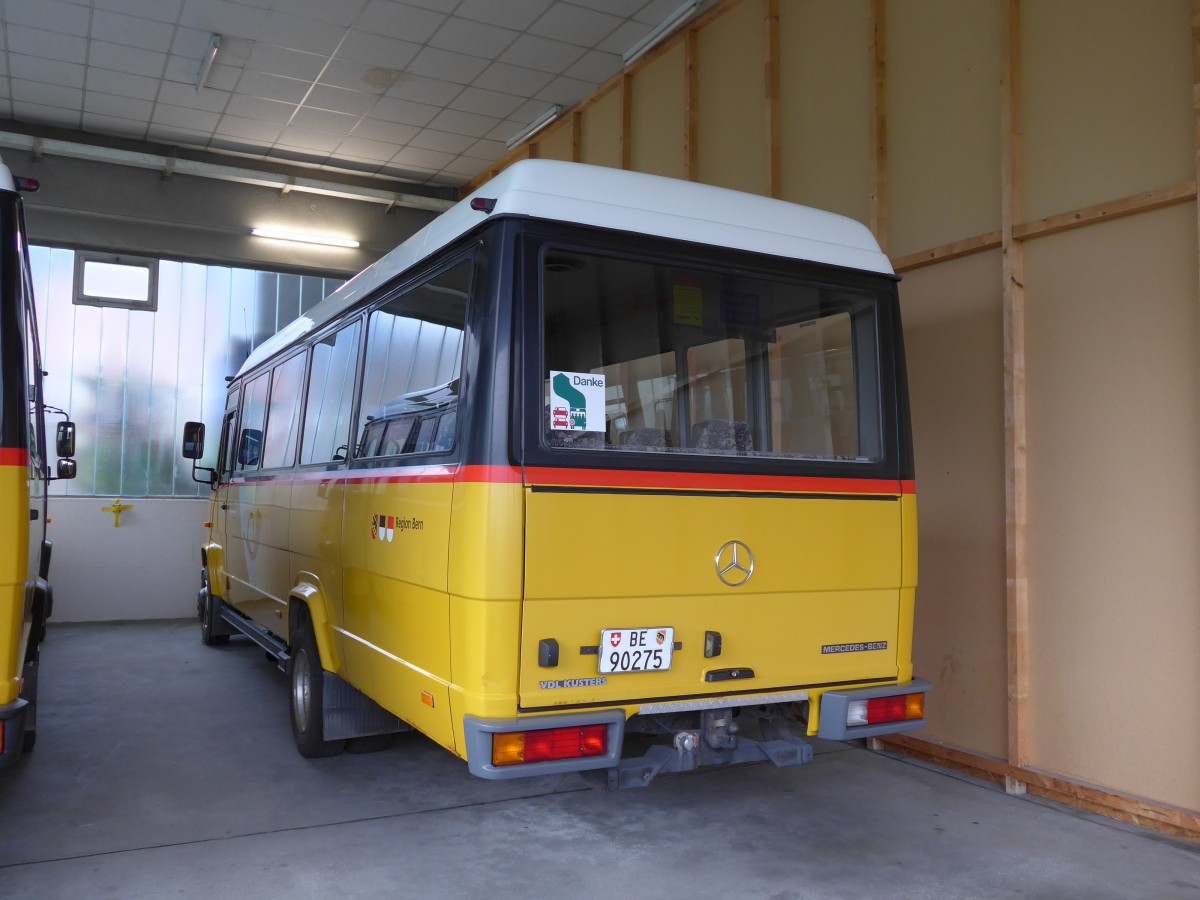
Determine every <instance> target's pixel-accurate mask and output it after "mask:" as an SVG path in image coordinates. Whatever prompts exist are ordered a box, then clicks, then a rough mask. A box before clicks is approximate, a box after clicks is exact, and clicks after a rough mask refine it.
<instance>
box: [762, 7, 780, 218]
mask: <svg viewBox="0 0 1200 900" xmlns="http://www.w3.org/2000/svg"><path fill="white" fill-rule="evenodd" d="M765 24H766V29H765V31H766V39H767V58H766V62H765V63H764V67H765V69H766V71H765V73H764V77H765V79H766V85H765V91H766V99H767V104H766V106H767V196H768V197H782V196H783V184H782V175H781V172H782V165H783V160H782V159H781V156H782V146H783V137H782V133H783V121H782V116H783V97H782V94H783V91H782V86H781V76H780V64H779V0H767V9H766V23H765Z"/></svg>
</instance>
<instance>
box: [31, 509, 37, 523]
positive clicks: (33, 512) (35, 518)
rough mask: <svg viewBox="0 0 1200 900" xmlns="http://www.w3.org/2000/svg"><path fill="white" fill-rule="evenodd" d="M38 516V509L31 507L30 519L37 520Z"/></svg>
mask: <svg viewBox="0 0 1200 900" xmlns="http://www.w3.org/2000/svg"><path fill="white" fill-rule="evenodd" d="M37 517H38V511H37V510H36V509H31V510H30V511H29V521H30V522H36V521H37Z"/></svg>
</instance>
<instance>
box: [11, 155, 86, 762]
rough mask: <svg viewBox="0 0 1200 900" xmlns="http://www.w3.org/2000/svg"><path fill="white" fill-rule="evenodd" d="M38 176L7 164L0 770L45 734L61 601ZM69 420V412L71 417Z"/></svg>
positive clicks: (65, 437)
mask: <svg viewBox="0 0 1200 900" xmlns="http://www.w3.org/2000/svg"><path fill="white" fill-rule="evenodd" d="M37 187H38V185H37V182H35V181H33V180H32V179H28V178H14V177H13V175H12V173H11V172H10V171H9V169H8V167H7V166H5V165H4V164H3V163H0V523H2V524H0V768H4V767H6V766H9V765H12V763H14V762H16V760H17V759H18V758H19V757H20V755H21V754H22V753H25V752H28V751H30V750H32V749H33V745H34V742H35V741H36V740H37V675H38V659H39V646H40V644H41V641H42V638H43V637H44V636H45V629H46V619H47V618H48V617H49V616H50V612H51V608H52V607H53V604H54V593H53V591H52V590H51V588H50V583H49V580H48V579H49V572H50V549H51V546H50V541H49V540H48V539H47V537H46V533H47V532H46V524H47V518H46V486H47V484H48V482H49V481H51V480H52V477H51V475H50V469H49V464H48V462H47V459H48V457H47V453H46V423H45V416H46V413H47V412H51V413H61V410H56V409H49V408H48V407H46V405H45V403H44V402H43V398H42V377H43V372H42V359H41V351H40V348H39V345H38V331H37V318H36V310H35V308H34V302H33V285H32V282H31V280H30V272H29V249H28V245H27V243H26V237H25V219H24V213H23V208H22V203H21V197H20V195H19V193H18V190H25V191H34V190H37ZM64 418H65V414H64ZM56 438H57V439H56V449H57V451H58V455H59V456H60V457H71V456H73V455H74V453H75V426H74V424H73V423H72V422H70V421H69V420H65V421H62V422H59V423H58V427H57V430H56ZM74 475H75V461H74V460H73V459H69V458H60V459H59V461H58V466H57V477H59V478H73V477H74Z"/></svg>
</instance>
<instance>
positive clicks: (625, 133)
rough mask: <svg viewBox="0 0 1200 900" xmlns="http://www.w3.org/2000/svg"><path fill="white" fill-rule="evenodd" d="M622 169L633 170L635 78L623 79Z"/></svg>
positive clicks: (625, 76)
mask: <svg viewBox="0 0 1200 900" xmlns="http://www.w3.org/2000/svg"><path fill="white" fill-rule="evenodd" d="M621 168H622V169H631V168H633V76H632V75H630V74H629V73H628V72H626V73H625V74H624V75H623V76H622V77H621Z"/></svg>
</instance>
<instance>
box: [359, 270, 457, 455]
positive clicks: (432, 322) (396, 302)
mask: <svg viewBox="0 0 1200 900" xmlns="http://www.w3.org/2000/svg"><path fill="white" fill-rule="evenodd" d="M470 284H471V261H470V260H463V261H462V262H460V263H458V264H457V265H455V266H452V267H451V268H449V269H447V270H446V271H444V272H441V273H440V274H438V275H435V276H434V277H433V278H431V279H429V280H428V281H426V282H424V283H422V284H419V285H417V286H416V287H413V288H411V289H410V290H408V291H405V292H404V293H403V294H400V295H399V296H397V297H393V298H392V299H391V300H389V301H388V303H387V304H386V305H384V306H382V307H380V308H379V309H377V310H375V311H374V312H373V313H371V318H370V323H369V326H368V331H367V357H366V366H365V369H364V371H365V374H364V376H363V392H362V408H361V409H360V411H359V423H358V429H357V434H359V435H362V437H363V439H362V440H361V441H360V446H361V448H362V451H363V452H362V454H361V455H363V456H393V455H397V454H401V453H414V452H415V453H426V452H430V451H432V450H433V449H434V440H433V434H432V432H429V433H426V432H425V430H424V429H425V428H426V427H428V428H433V427H434V425H433V418H430V419H429V421H430V424H429V425H428V426H423V425H421V424H417V423H415V420H414V418H413V417H412V416H410V415H408V413H410V412H415V413H416V414H418V415H426V414H427V413H428V412H431V411H434V410H436V409H438V408H441V407H445V406H447V405H452V404H455V403H457V402H458V397H457V390H458V377H459V375H460V374H461V372H462V357H463V334H464V330H465V328H466V321H467V298H468V294H469V292H470ZM384 420H387V421H388V427H387V435H386V437H385V438H384V439H383V440H382V441H380V442H375V441H371V440H369V439H368V436H369V435H370V433H371V432H372V431H373V430H374V429H376V428H378V427H379V423H380V422H381V421H384ZM414 425H416V429H414ZM401 428H402V429H403V432H404V433H403V435H402V436H400V435H399V430H400V429H401ZM444 441H445V439H443V442H444ZM452 447H453V436H452V435H451V436H450V437H449V442H448V443H443V444H442V445H441V446H439V447H438V449H443V450H449V449H452Z"/></svg>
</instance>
